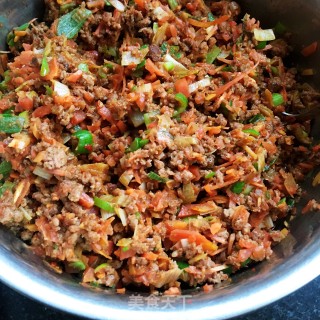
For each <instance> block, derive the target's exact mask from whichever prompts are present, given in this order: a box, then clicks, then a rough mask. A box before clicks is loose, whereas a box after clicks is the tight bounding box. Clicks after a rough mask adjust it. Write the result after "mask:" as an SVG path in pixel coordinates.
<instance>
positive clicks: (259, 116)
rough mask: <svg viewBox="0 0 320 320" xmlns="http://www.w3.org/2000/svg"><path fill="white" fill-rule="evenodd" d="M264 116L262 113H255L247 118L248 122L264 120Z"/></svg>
mask: <svg viewBox="0 0 320 320" xmlns="http://www.w3.org/2000/svg"><path fill="white" fill-rule="evenodd" d="M264 120H266V118H265V117H264V116H263V115H262V114H260V113H259V114H256V115H254V116H253V117H252V118H250V119H249V120H248V123H257V122H259V121H264Z"/></svg>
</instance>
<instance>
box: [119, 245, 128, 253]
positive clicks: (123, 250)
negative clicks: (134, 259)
mask: <svg viewBox="0 0 320 320" xmlns="http://www.w3.org/2000/svg"><path fill="white" fill-rule="evenodd" d="M121 250H122V252H126V251H128V250H129V247H128V246H127V247H122V248H121Z"/></svg>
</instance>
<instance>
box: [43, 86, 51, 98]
mask: <svg viewBox="0 0 320 320" xmlns="http://www.w3.org/2000/svg"><path fill="white" fill-rule="evenodd" d="M44 87H45V89H46V95H48V96H52V95H53V89H52V88H51V87H50V86H48V85H46V84H45V85H44Z"/></svg>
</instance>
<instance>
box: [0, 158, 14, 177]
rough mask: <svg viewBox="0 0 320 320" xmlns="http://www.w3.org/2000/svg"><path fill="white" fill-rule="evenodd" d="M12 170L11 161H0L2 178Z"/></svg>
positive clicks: (7, 175)
mask: <svg viewBox="0 0 320 320" xmlns="http://www.w3.org/2000/svg"><path fill="white" fill-rule="evenodd" d="M11 170H12V165H11V162H9V161H2V162H1V164H0V174H1V176H2V179H7V178H8V177H9V175H10V172H11Z"/></svg>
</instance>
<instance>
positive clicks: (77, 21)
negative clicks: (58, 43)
mask: <svg viewBox="0 0 320 320" xmlns="http://www.w3.org/2000/svg"><path fill="white" fill-rule="evenodd" d="M91 14H92V13H91V11H90V10H88V9H85V8H76V9H74V10H72V11H71V12H69V13H67V14H65V15H63V16H62V17H60V18H59V21H58V27H57V34H58V36H61V35H65V36H66V37H67V38H68V39H72V38H74V37H75V36H76V35H77V34H78V32H79V31H80V29H81V28H82V26H83V25H84V23H85V22H86V20H87V19H88V18H89V16H90V15H91Z"/></svg>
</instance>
